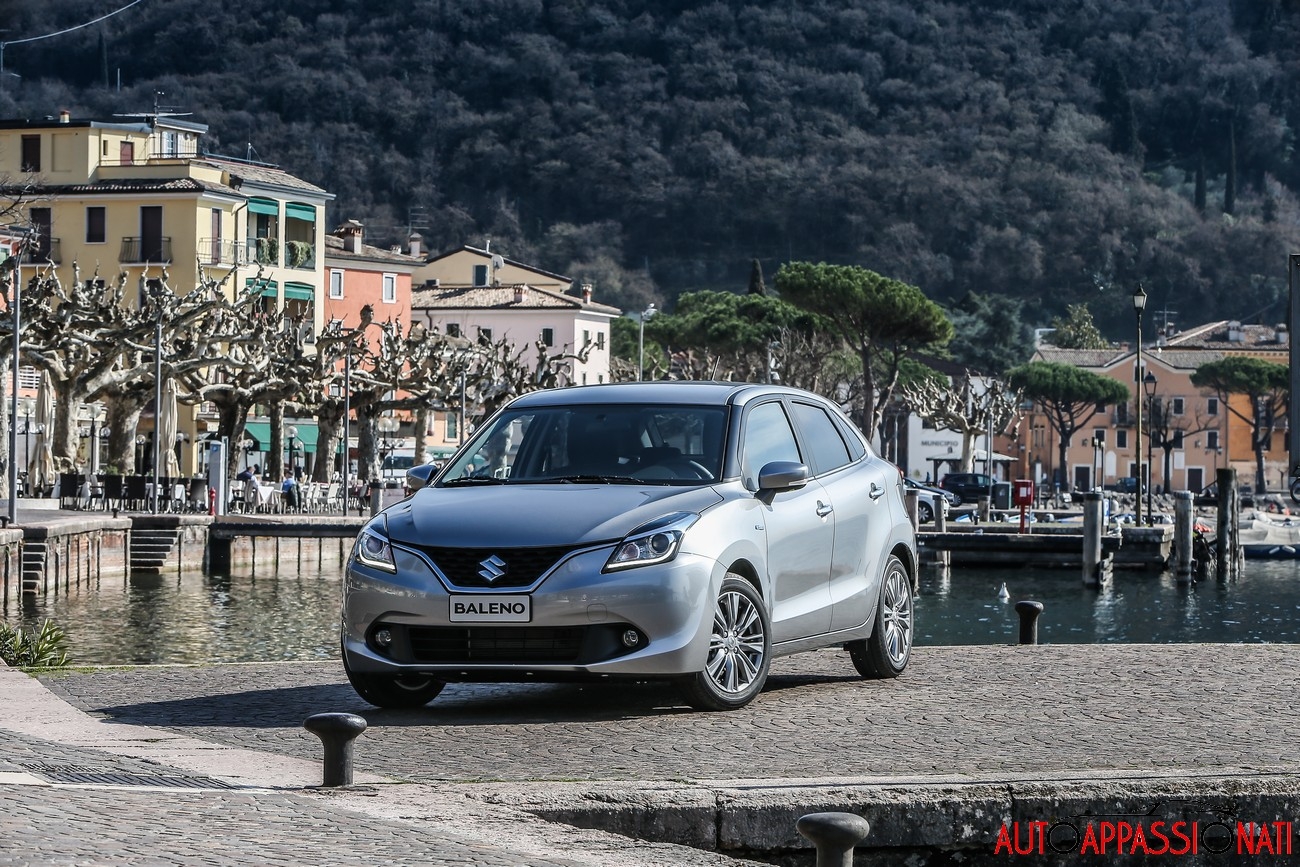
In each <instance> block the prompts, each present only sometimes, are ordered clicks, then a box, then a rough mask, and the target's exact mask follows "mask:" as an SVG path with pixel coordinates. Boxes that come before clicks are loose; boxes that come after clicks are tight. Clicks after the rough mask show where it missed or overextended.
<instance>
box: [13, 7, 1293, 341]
mask: <svg viewBox="0 0 1300 867" xmlns="http://www.w3.org/2000/svg"><path fill="white" fill-rule="evenodd" d="M125 2H126V0H43V2H41V3H27V2H23V3H19V2H10V3H7V4H5V5H6V7H8V8H6V10H5V11H6V16H5V18H6V26H7V28H8V29H7V31H6V32H5V33H4V34H3V36H4V39H5V40H8V41H9V44H8V45H6V47H5V50H4V55H3V61H4V73H5V74H4V75H3V76H0V78H2V79H3V82H0V83H2V85H3V91H2V92H0V115H3V116H21V115H25V114H27V115H46V114H53V113H55V112H57V110H58V109H61V108H69V109H71V110H72V111H73V112H74V113H76V114H77V115H79V116H85V115H87V114H91V115H95V116H107V115H110V114H112V113H114V112H127V111H136V112H139V111H143V110H147V109H149V108H150V107H151V106H152V105H153V104H154V99H155V96H154V94H155V91H162V92H163V93H164V94H165V95H164V96H162V97H160V98H159V99H160V100H161V101H162V103H163V104H164V105H166V106H168V107H172V108H175V109H178V110H184V111H192V112H194V117H195V119H196V120H200V121H202V122H205V123H208V124H210V125H211V128H212V134H211V137H210V146H211V148H212V149H213V150H214V151H217V152H222V153H226V154H232V155H238V156H245V155H247V154H249V153H252V154H254V155H255V156H257V157H258V158H260V159H262V160H265V161H268V162H273V163H277V164H279V165H282V166H284V167H285V168H287V169H289V170H291V171H293V172H294V173H296V174H298V175H300V176H302V177H304V178H306V179H308V180H311V181H313V182H315V183H318V184H321V185H323V186H325V187H327V188H328V189H330V190H331V191H333V192H335V193H336V194H337V195H338V199H337V201H336V202H335V205H334V207H333V209H332V211H331V213H330V217H329V219H330V220H331V222H336V221H340V220H342V219H345V218H357V219H361V220H362V221H364V222H365V223H366V224H367V226H368V227H369V231H370V233H371V237H372V239H377V240H380V241H382V240H385V239H396V238H398V237H399V235H404V234H405V231H406V226H408V225H410V224H414V225H416V226H419V227H423V228H421V231H422V233H423V234H424V235H425V236H426V238H427V239H428V242H429V243H430V245H431V246H432V247H433V248H435V249H437V248H444V247H447V246H450V245H454V244H459V243H462V242H466V241H468V242H474V243H481V242H482V240H483V238H484V236H491V238H492V239H493V249H494V250H495V249H501V250H503V251H505V252H506V253H507V255H510V256H513V257H515V258H521V259H531V260H536V261H538V262H539V263H541V264H543V265H544V266H545V267H547V268H550V269H553V270H557V271H562V272H564V273H570V274H573V275H575V276H579V277H584V278H589V279H592V280H593V281H594V282H595V283H596V285H597V293H598V300H605V301H608V302H611V303H617V304H620V305H623V306H625V307H628V308H633V307H637V306H639V305H642V304H644V303H645V302H647V301H649V300H651V299H668V300H671V299H672V298H673V297H675V296H676V295H677V294H678V293H680V292H682V291H688V290H694V289H728V288H729V289H734V290H743V287H744V286H745V284H746V282H747V280H748V277H749V272H750V263H751V261H752V260H753V259H755V258H757V259H758V260H760V262H761V263H762V265H763V268H764V269H765V271H767V273H769V274H770V273H774V272H775V270H776V268H777V266H778V265H779V264H780V263H781V262H784V261H787V260H791V259H796V260H801V259H802V260H814V261H816V260H825V261H829V262H835V263H849V264H856V265H862V266H864V267H867V268H870V269H872V270H875V271H878V272H880V273H882V274H887V275H889V276H891V277H896V278H898V279H901V280H905V281H907V282H910V283H913V284H915V285H917V286H919V287H921V288H922V289H923V290H924V291H925V292H926V293H927V294H928V295H929V296H930V297H932V298H934V299H936V300H939V301H942V302H945V303H950V302H955V301H957V300H959V299H962V298H964V297H965V296H966V295H967V293H969V292H971V291H974V292H977V293H980V294H981V295H985V296H998V295H1006V296H1012V297H1014V298H1022V299H1025V300H1026V301H1027V303H1028V305H1029V306H1028V308H1027V309H1028V318H1029V319H1031V320H1033V321H1034V322H1036V323H1040V324H1041V322H1045V320H1046V318H1047V317H1049V316H1050V315H1053V314H1059V313H1062V312H1063V311H1064V309H1065V305H1066V304H1067V303H1079V302H1087V303H1088V304H1089V306H1090V308H1091V309H1092V311H1093V312H1094V314H1095V315H1096V317H1097V321H1098V324H1099V325H1100V326H1101V327H1102V328H1103V330H1104V331H1106V332H1107V333H1109V334H1111V335H1112V336H1115V337H1127V336H1128V334H1129V331H1130V329H1131V324H1132V311H1131V308H1130V307H1129V305H1128V301H1127V298H1128V295H1129V294H1130V293H1131V292H1132V291H1133V287H1134V285H1135V284H1136V283H1137V282H1138V281H1142V282H1143V283H1144V284H1145V286H1146V289H1147V291H1148V293H1150V295H1151V298H1152V303H1151V309H1153V310H1158V309H1159V308H1161V307H1164V306H1168V307H1170V308H1172V309H1174V310H1177V311H1179V315H1178V317H1177V318H1178V319H1179V320H1180V321H1181V322H1183V323H1184V324H1192V323H1195V322H1200V321H1204V320H1206V319H1209V318H1211V317H1239V318H1251V319H1263V320H1265V321H1270V322H1271V321H1276V320H1277V319H1279V318H1280V317H1282V316H1284V314H1285V308H1284V304H1283V301H1284V297H1285V289H1286V264H1285V263H1286V254H1287V253H1288V252H1291V251H1293V250H1296V249H1300V243H1298V242H1300V237H1298V235H1300V232H1298V214H1300V209H1298V208H1297V197H1296V194H1295V191H1296V189H1297V187H1298V186H1300V171H1298V170H1297V166H1296V165H1295V163H1294V160H1293V159H1292V146H1293V137H1294V136H1293V130H1294V129H1296V128H1297V126H1298V125H1300V102H1298V101H1300V11H1297V7H1296V5H1295V4H1286V3H1283V2H1281V0H1236V2H1228V0H1182V2H1172V0H1169V2H1166V0H1132V2H1119V3H1101V2H1096V0H964V2H954V3H940V2H933V0H856V2H854V0H758V2H748V3H741V2H715V3H711V4H703V5H702V4H699V3H696V2H676V0H477V2H474V3H467V2H459V0H405V2H400V3H398V2H390V0H370V2H360V0H332V2H327V0H278V2H272V3H267V2H251V0H224V2H220V3H213V2H211V0H143V2H140V3H139V4H138V5H136V6H134V7H132V8H131V9H128V10H127V11H125V12H123V13H121V14H119V15H116V16H113V17H112V18H109V19H108V20H106V21H104V22H102V23H100V24H96V25H94V26H91V27H87V28H84V29H80V30H76V31H73V32H71V33H67V34H65V35H62V36H58V37H56V38H51V39H46V40H41V41H35V42H28V43H20V42H18V40H21V39H25V38H28V37H32V36H38V35H41V34H45V33H51V32H54V31H58V30H60V29H63V28H66V27H71V26H74V25H76V24H79V23H81V22H84V21H88V20H90V19H92V18H94V17H96V16H98V15H101V14H104V13H105V12H109V11H111V10H112V9H115V8H118V7H119V6H122V5H125ZM11 73H16V76H15V75H14V74H11ZM17 76H21V77H17ZM119 78H120V82H121V84H120V90H119V89H118V81H119ZM250 143H251V146H252V150H251V151H250V150H249V145H250Z"/></svg>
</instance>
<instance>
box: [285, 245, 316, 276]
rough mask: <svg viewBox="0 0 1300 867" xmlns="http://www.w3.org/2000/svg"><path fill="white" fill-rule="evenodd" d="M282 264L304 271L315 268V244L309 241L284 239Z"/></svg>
mask: <svg viewBox="0 0 1300 867" xmlns="http://www.w3.org/2000/svg"><path fill="white" fill-rule="evenodd" d="M284 259H285V262H284V264H285V265H286V266H287V267H289V268H299V269H302V270H305V271H314V270H316V246H315V245H314V244H312V243H311V242H309V241H285V242H284Z"/></svg>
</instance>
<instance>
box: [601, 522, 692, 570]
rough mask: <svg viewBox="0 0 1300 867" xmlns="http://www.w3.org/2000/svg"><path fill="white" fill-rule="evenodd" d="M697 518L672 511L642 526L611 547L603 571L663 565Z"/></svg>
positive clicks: (674, 554) (673, 554) (672, 556)
mask: <svg viewBox="0 0 1300 867" xmlns="http://www.w3.org/2000/svg"><path fill="white" fill-rule="evenodd" d="M699 517H700V516H699V515H696V514H694V513H693V512H673V513H672V514H670V515H664V516H663V517H662V518H656V519H655V520H653V521H651V522H649V523H648V524H642V525H641V526H640V527H637V528H636V529H635V530H633V531H632V532H631V533H628V534H627V536H626V537H624V539H623V541H621V542H619V543H618V545H617V546H615V548H614V553H613V554H611V555H610V557H609V562H607V563H606V564H605V571H606V572H614V571H616V570H618V569H631V568H633V567H634V566H649V565H650V564H651V563H666V562H667V561H669V560H671V559H673V558H674V557H676V556H677V549H678V548H680V547H681V545H682V538H683V537H684V536H685V535H686V530H687V528H689V527H690V526H691V525H692V524H694V523H695V522H696V521H697V520H699Z"/></svg>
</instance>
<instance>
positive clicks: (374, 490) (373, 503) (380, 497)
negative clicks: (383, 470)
mask: <svg viewBox="0 0 1300 867" xmlns="http://www.w3.org/2000/svg"><path fill="white" fill-rule="evenodd" d="M383 507H384V483H383V482H381V481H380V480H379V479H371V481H370V516H371V517H372V518H373V517H374V516H375V515H378V514H379V510H380V509H382V508H383Z"/></svg>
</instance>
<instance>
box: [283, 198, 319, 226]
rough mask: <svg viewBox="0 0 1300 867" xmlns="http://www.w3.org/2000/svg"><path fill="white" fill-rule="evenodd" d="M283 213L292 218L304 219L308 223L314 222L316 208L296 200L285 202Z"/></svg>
mask: <svg viewBox="0 0 1300 867" xmlns="http://www.w3.org/2000/svg"><path fill="white" fill-rule="evenodd" d="M284 215H285V217H287V218H290V219H294V220H306V221H307V222H309V223H314V222H316V208H315V206H313V205H302V204H299V203H298V202H285V203H284Z"/></svg>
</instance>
